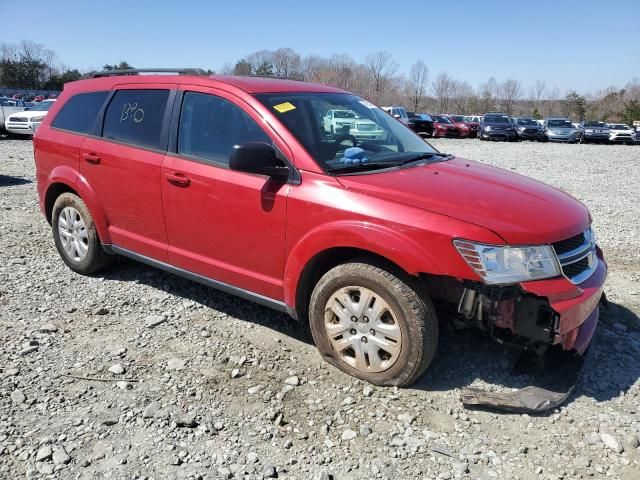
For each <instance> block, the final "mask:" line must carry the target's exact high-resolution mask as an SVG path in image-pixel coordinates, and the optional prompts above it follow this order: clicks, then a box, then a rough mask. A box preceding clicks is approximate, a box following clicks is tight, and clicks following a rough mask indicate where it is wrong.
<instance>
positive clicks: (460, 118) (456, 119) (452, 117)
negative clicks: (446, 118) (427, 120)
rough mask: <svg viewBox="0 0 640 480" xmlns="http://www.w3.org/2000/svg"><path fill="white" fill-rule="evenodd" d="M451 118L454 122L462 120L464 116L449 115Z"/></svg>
mask: <svg viewBox="0 0 640 480" xmlns="http://www.w3.org/2000/svg"><path fill="white" fill-rule="evenodd" d="M451 119H452V120H453V121H454V122H464V117H463V116H462V115H451Z"/></svg>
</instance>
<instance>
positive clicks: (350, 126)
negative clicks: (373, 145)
mask: <svg viewBox="0 0 640 480" xmlns="http://www.w3.org/2000/svg"><path fill="white" fill-rule="evenodd" d="M322 121H323V127H324V130H325V132H326V133H328V134H330V135H333V136H340V135H353V136H354V137H356V138H357V139H358V140H384V139H385V138H386V133H385V131H384V129H382V128H381V127H380V125H378V124H377V123H375V122H374V121H372V120H369V119H368V118H362V117H361V116H360V115H358V114H357V113H356V112H354V111H352V110H329V111H328V112H327V113H326V115H325V116H324V118H323V120H322Z"/></svg>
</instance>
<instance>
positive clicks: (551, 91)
mask: <svg viewBox="0 0 640 480" xmlns="http://www.w3.org/2000/svg"><path fill="white" fill-rule="evenodd" d="M220 73H222V74H227V75H261V76H276V77H291V78H298V79H300V80H305V81H309V82H316V83H323V84H328V85H333V86H336V87H338V88H342V89H344V90H348V91H351V92H354V93H356V94H358V95H360V96H362V97H364V98H366V99H367V100H369V101H371V102H373V103H375V104H377V105H402V106H404V107H405V108H407V109H408V110H410V111H415V112H433V113H437V112H439V113H458V114H469V115H470V114H483V113H485V112H488V111H502V112H505V113H507V114H509V115H513V116H532V117H534V118H544V117H553V116H561V117H570V118H572V119H574V120H578V121H580V120H584V119H589V120H602V121H625V122H628V123H631V122H632V121H633V120H640V80H638V78H634V79H632V80H631V81H629V82H628V83H627V84H626V85H625V86H624V87H623V88H617V87H609V88H606V89H604V90H601V91H597V92H595V93H587V94H579V93H578V92H577V91H575V90H570V91H568V92H565V93H564V94H562V93H561V92H560V89H558V88H557V87H555V86H553V87H552V86H550V85H548V84H547V82H546V81H545V80H536V81H535V82H534V83H533V85H531V86H530V87H529V88H528V89H525V88H524V87H523V85H522V82H520V81H519V80H515V79H512V78H508V79H504V80H502V81H498V80H497V79H496V78H494V77H491V78H489V79H488V80H487V81H486V82H483V83H482V84H480V85H479V86H477V87H474V86H473V85H471V84H470V83H469V82H468V81H467V80H460V79H456V78H453V77H452V76H451V75H449V74H448V73H447V72H439V73H437V74H436V75H435V76H434V77H433V79H431V78H430V75H429V73H430V72H429V68H428V67H427V65H426V63H425V62H424V61H423V60H417V61H416V62H415V63H414V64H413V65H412V66H411V68H410V70H409V72H408V74H406V75H405V74H403V73H399V66H398V64H397V63H396V62H395V61H394V59H393V56H392V55H391V54H390V53H388V52H384V51H380V52H374V53H371V54H369V55H367V56H366V57H365V59H364V62H357V61H356V60H354V59H353V58H351V57H350V56H349V55H344V54H342V55H338V54H335V55H332V56H330V57H323V56H319V55H304V56H303V55H300V54H299V53H298V52H296V51H295V50H293V49H291V48H279V49H277V50H259V51H256V52H253V53H251V54H249V55H247V56H245V57H243V58H241V59H239V60H238V61H237V62H236V63H235V64H227V65H225V66H224V67H222V69H221V71H220Z"/></svg>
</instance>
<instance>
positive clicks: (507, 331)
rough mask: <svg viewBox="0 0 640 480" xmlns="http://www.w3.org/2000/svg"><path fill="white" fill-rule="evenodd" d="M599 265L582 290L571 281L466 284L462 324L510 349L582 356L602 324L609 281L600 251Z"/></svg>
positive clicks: (461, 303) (461, 305) (460, 305)
mask: <svg viewBox="0 0 640 480" xmlns="http://www.w3.org/2000/svg"><path fill="white" fill-rule="evenodd" d="M596 261H597V265H596V267H595V269H594V271H593V273H592V274H591V276H590V277H589V278H587V279H586V280H584V281H583V282H582V283H580V284H577V285H576V284H574V283H572V282H571V281H569V280H568V279H567V278H566V277H557V278H551V279H546V280H538V281H531V282H524V283H521V284H519V285H512V286H502V287H498V286H487V285H484V284H482V283H479V282H464V283H463V284H462V285H461V286H460V287H459V288H461V289H462V291H461V293H459V294H458V296H457V298H459V301H458V309H457V314H458V322H460V321H462V322H463V323H466V324H467V325H469V326H476V327H479V328H481V329H483V330H486V331H487V332H488V333H489V335H491V337H493V338H494V339H495V340H497V341H498V342H500V343H503V344H506V345H511V346H516V347H520V348H523V349H525V350H531V351H536V352H540V353H542V352H544V351H545V350H546V348H548V347H549V346H552V345H559V346H561V348H562V349H563V350H566V351H572V352H575V353H577V354H579V355H581V354H583V353H584V351H585V350H586V349H587V347H588V346H589V343H590V341H591V338H592V337H593V333H594V331H595V328H596V324H597V323H598V303H599V302H600V298H601V297H602V292H603V288H604V282H605V279H606V276H607V265H606V263H605V261H604V258H603V257H602V254H601V252H599V251H598V254H597V255H596ZM454 295H455V294H454Z"/></svg>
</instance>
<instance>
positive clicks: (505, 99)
mask: <svg viewBox="0 0 640 480" xmlns="http://www.w3.org/2000/svg"><path fill="white" fill-rule="evenodd" d="M521 96H522V85H521V84H520V82H519V81H517V80H513V79H511V78H510V79H508V80H505V81H504V82H502V84H501V85H500V97H501V98H500V99H501V100H502V104H503V106H504V109H505V110H506V113H507V114H508V115H511V114H512V113H513V108H514V105H515V103H516V102H517V101H518V99H519V98H520V97H521Z"/></svg>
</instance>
